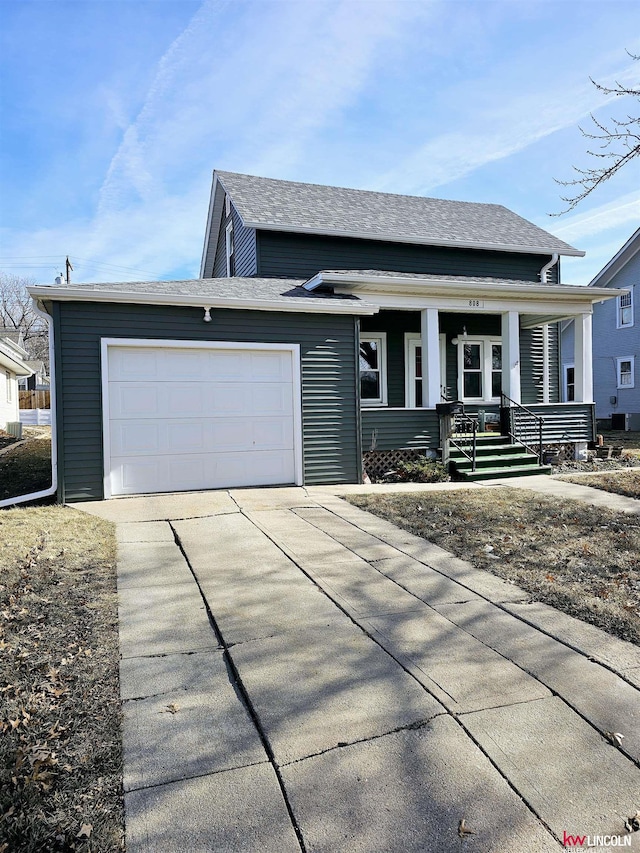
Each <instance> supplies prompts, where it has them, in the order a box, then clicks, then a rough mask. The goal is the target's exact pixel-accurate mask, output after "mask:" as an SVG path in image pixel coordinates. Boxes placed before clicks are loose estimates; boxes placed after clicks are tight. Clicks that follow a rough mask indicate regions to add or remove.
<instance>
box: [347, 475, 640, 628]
mask: <svg viewBox="0 0 640 853" xmlns="http://www.w3.org/2000/svg"><path fill="white" fill-rule="evenodd" d="M347 500H348V501H349V502H350V503H353V504H355V505H356V506H359V507H361V508H362V509H366V510H368V511H369V512H372V513H374V514H375V515H379V516H381V517H382V518H386V519H388V520H389V521H391V522H393V523H394V524H397V525H398V526H399V527H403V528H404V529H406V530H409V531H410V532H411V533H414V534H417V535H418V536H422V537H423V538H424V539H427V540H428V541H429V542H433V543H435V544H436V545H439V546H440V547H442V548H445V549H447V550H448V551H451V552H453V553H454V554H455V555H456V556H458V557H460V558H462V559H464V560H468V561H469V562H470V563H472V564H473V565H474V566H477V567H478V568H481V569H486V570H488V571H490V572H492V573H493V574H495V575H498V576H499V577H502V578H505V579H506V580H509V581H513V582H514V583H516V584H518V585H519V586H521V587H522V588H523V589H525V590H527V592H529V593H530V594H531V598H532V599H533V600H536V601H543V602H545V603H547V604H551V605H553V606H554V607H557V608H558V609H559V610H563V611H564V612H565V613H569V614H570V615H572V616H577V617H578V618H580V619H583V620H584V621H585V622H590V623H591V624H593V625H597V626H598V627H599V628H603V629H604V630H605V631H608V632H609V633H611V634H615V635H616V636H618V637H622V639H625V640H630V641H631V642H634V643H637V644H640V557H639V555H640V517H636V516H626V515H622V514H620V513H616V512H613V511H610V510H605V509H601V508H595V507H592V506H589V505H586V504H582V503H580V502H578V501H571V500H558V499H556V498H552V497H548V496H546V495H539V494H535V493H532V492H528V491H526V490H524V489H513V488H506V487H505V488H502V487H495V488H491V489H469V490H466V489H463V490H458V491H452V492H437V493H435V492H434V493H426V492H421V493H410V494H402V495H398V494H391V495H351V496H349V497H348V498H347Z"/></svg>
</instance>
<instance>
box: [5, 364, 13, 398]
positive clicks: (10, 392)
mask: <svg viewBox="0 0 640 853" xmlns="http://www.w3.org/2000/svg"><path fill="white" fill-rule="evenodd" d="M4 375H5V376H6V378H7V403H13V388H12V386H11V374H10V373H9V371H8V370H5V374H4Z"/></svg>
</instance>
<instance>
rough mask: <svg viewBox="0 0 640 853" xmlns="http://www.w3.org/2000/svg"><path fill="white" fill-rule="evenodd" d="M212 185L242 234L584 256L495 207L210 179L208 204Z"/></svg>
mask: <svg viewBox="0 0 640 853" xmlns="http://www.w3.org/2000/svg"><path fill="white" fill-rule="evenodd" d="M219 184H220V185H222V188H223V190H224V191H225V192H226V193H227V194H228V195H229V197H230V198H231V200H232V202H233V204H234V206H235V208H236V211H237V212H238V214H239V216H240V217H241V219H242V222H243V224H244V225H245V226H246V227H249V228H256V229H264V230H273V231H291V232H298V233H310V234H326V235H333V236H343V237H355V238H360V239H372V240H385V241H390V242H401V243H416V244H426V245H435V246H452V247H458V248H473V249H486V250H494V251H495V250H497V251H506V252H526V253H540V254H553V253H556V252H557V253H558V254H562V255H574V256H582V255H583V254H584V252H581V251H579V250H577V249H574V248H573V247H572V246H569V245H568V244H567V243H564V242H563V241H562V240H559V239H558V238H557V237H554V236H553V235H552V234H549V233H547V232H546V231H543V230H542V229H541V228H538V227H537V226H536V225H534V224H533V223H531V222H528V221H527V220H526V219H523V218H522V217H520V216H518V215H517V214H515V213H513V212H512V211H510V210H508V209H507V208H506V207H503V206H502V205H498V204H480V203H475V202H464V201H447V200H444V199H435V198H424V197H422V196H406V195H397V194H393V193H381V192H372V191H370V190H357V189H347V188H343V187H329V186H322V185H319V184H306V183H298V182H294V181H281V180H275V179H272V178H261V177H256V176H253V175H242V174H238V173H235V172H222V171H216V172H215V173H214V196H215V192H216V189H217V188H218V185H219ZM218 199H219V196H218V197H217V199H216V206H217V205H219V204H220V202H219V200H218ZM212 208H213V198H212ZM212 224H213V223H212V222H211V221H210V225H212ZM207 238H208V240H209V239H210V237H209V234H208V235H207Z"/></svg>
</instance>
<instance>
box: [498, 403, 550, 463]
mask: <svg viewBox="0 0 640 853" xmlns="http://www.w3.org/2000/svg"><path fill="white" fill-rule="evenodd" d="M506 403H510V404H511V405H510V406H508V405H506ZM500 405H501V407H502V409H504V410H507V411H508V410H509V409H520V410H522V411H523V412H525V413H526V414H527V415H528V416H529V417H531V418H533V419H534V421H537V426H538V450H537V451H536V450H534V449H533V447H531V446H530V445H529V444H527V442H526V441H523V439H522V437H521V435H520V434H518V426H519V424H518V421H517V418H516V417H514V418H513V420H512V419H511V417H510V416H509V424H508V429H507V435H508V436H509V438H511V439H512V440H513V441H514V442H516V443H517V444H521V445H522V446H523V447H525V448H526V449H527V450H528V451H529V452H530V453H533V454H534V456H537V457H538V465H542V436H543V433H544V418H543V417H541V416H540V415H537V414H536V413H535V412H532V411H531V409H527V407H526V406H523V405H522V404H521V403H516V401H515V400H512V399H511V397H507V395H506V394H505V393H504V392H502V394H501V401H500ZM504 421H505V419H504V418H503V419H502V422H503V427H502V428H503V430H504V429H505V425H504ZM512 426H513V430H512Z"/></svg>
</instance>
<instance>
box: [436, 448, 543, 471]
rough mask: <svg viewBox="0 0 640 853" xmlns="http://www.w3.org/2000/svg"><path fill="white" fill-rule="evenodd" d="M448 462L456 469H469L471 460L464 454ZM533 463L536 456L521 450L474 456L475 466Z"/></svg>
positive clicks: (535, 460)
mask: <svg viewBox="0 0 640 853" xmlns="http://www.w3.org/2000/svg"><path fill="white" fill-rule="evenodd" d="M450 462H451V463H452V464H453V465H454V466H455V468H456V470H458V471H463V470H464V471H469V470H470V469H471V461H470V460H469V459H467V458H466V457H464V456H463V457H458V458H456V459H450ZM534 464H535V465H538V457H537V456H532V455H531V453H522V452H521V453H511V454H509V455H504V456H480V455H478V456H476V467H477V468H510V467H511V466H513V467H514V468H516V467H522V466H523V465H534ZM538 467H540V466H538Z"/></svg>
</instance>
